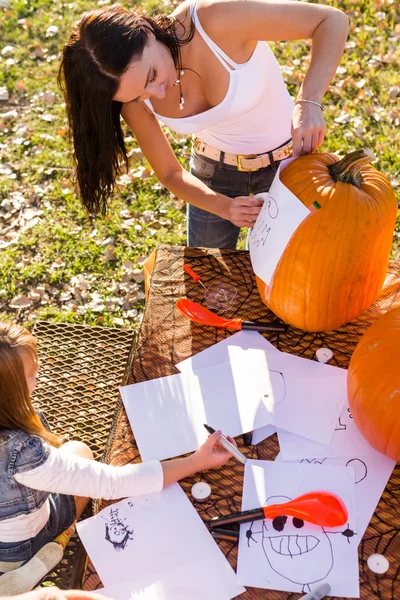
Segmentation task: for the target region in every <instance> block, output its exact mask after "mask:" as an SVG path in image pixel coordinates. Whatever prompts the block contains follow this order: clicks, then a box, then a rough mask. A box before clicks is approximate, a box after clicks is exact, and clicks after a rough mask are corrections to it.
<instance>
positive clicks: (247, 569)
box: [237, 459, 362, 598]
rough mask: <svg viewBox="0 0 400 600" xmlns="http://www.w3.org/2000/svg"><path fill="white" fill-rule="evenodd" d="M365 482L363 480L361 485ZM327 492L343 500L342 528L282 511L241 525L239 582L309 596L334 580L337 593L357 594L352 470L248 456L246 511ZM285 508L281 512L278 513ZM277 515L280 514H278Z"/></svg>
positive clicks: (244, 487)
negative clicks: (250, 458) (267, 517)
mask: <svg viewBox="0 0 400 600" xmlns="http://www.w3.org/2000/svg"><path fill="white" fill-rule="evenodd" d="M361 485H362V484H361ZM313 490H326V491H329V492H331V493H333V494H336V495H338V496H339V497H340V498H341V499H342V501H343V502H344V504H345V506H346V508H347V512H348V517H347V522H344V523H343V521H342V523H343V525H341V526H339V527H327V526H321V525H316V524H313V523H310V522H309V521H307V520H303V519H301V518H300V517H293V516H289V515H287V514H285V509H284V507H282V514H280V515H279V514H278V515H277V516H275V518H273V519H265V518H264V519H257V520H254V521H252V522H251V523H248V524H242V525H241V526H240V536H239V549H238V565H237V580H238V581H239V582H240V583H242V584H243V585H248V586H251V587H258V588H263V589H271V590H281V591H285V592H295V593H300V594H301V593H303V594H306V593H308V592H309V591H311V589H312V588H314V587H315V586H316V585H319V584H321V583H323V582H329V584H330V586H331V588H332V596H338V597H351V598H358V597H359V596H358V594H359V580H358V552H357V543H358V540H359V537H360V536H359V531H358V523H357V526H356V525H355V523H356V521H357V515H356V504H355V484H354V476H353V471H352V469H349V468H345V467H344V466H342V467H336V466H326V465H325V461H324V467H323V468H321V467H320V465H318V464H310V463H309V462H306V461H304V462H303V463H302V464H300V463H294V462H290V463H288V462H282V461H279V459H278V460H277V461H275V462H269V461H263V460H248V461H247V463H246V466H245V473H244V485H243V498H242V511H245V510H250V509H251V508H254V507H255V506H270V505H272V504H275V505H276V504H278V505H279V504H284V503H286V502H288V501H290V500H291V499H292V498H297V497H298V496H300V495H302V494H305V493H309V492H312V491H313ZM279 512H281V511H279ZM275 514H276V513H275Z"/></svg>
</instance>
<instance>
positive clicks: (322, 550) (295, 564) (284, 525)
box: [246, 496, 333, 591]
mask: <svg viewBox="0 0 400 600" xmlns="http://www.w3.org/2000/svg"><path fill="white" fill-rule="evenodd" d="M288 500H291V498H288V497H287V496H271V498H268V500H267V501H266V503H265V505H266V506H268V505H269V504H282V503H284V502H287V501H288ZM303 527H304V521H302V520H301V519H296V518H294V517H287V516H280V517H275V519H273V520H272V521H270V520H266V519H265V520H263V521H262V531H261V532H260V531H259V532H255V531H252V529H251V528H250V530H248V531H247V533H246V535H247V538H248V543H249V542H250V539H253V534H256V533H262V548H263V551H264V554H265V557H266V559H267V561H268V563H269V565H270V567H271V569H272V570H273V571H275V573H278V575H281V576H282V577H284V578H285V579H288V580H289V581H291V582H292V583H297V584H299V585H301V586H303V590H302V591H307V589H306V588H307V586H308V585H309V584H312V583H316V582H318V581H321V580H323V579H325V578H326V576H327V575H328V574H329V573H330V571H331V569H332V567H333V551H332V544H331V542H330V540H329V537H328V535H327V534H326V532H325V530H324V528H323V527H319V526H315V531H314V532H313V534H312V535H310V534H303V533H302V529H303ZM314 552H315V555H314V554H313V553H314Z"/></svg>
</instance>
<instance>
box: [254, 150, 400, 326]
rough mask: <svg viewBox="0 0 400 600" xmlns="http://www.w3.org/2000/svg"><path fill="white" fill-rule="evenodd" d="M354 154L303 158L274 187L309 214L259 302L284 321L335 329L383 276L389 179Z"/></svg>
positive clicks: (392, 215)
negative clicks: (286, 191)
mask: <svg viewBox="0 0 400 600" xmlns="http://www.w3.org/2000/svg"><path fill="white" fill-rule="evenodd" d="M371 160H373V157H372V155H371V153H370V152H368V151H366V150H364V149H361V150H356V151H354V152H352V153H350V154H349V155H348V156H346V157H344V158H343V159H342V160H340V159H339V157H338V156H336V155H334V154H323V153H317V154H310V155H308V156H302V157H300V158H298V159H296V160H295V161H293V162H292V163H291V164H290V165H289V166H288V167H286V169H284V171H283V172H282V174H281V181H282V183H283V184H284V185H285V186H286V187H287V188H288V189H289V190H290V191H291V192H293V194H294V195H295V196H297V197H298V198H299V199H300V200H301V202H302V203H303V204H304V205H306V206H307V207H308V208H310V209H311V214H310V215H309V216H307V218H306V219H305V220H304V221H303V222H302V223H301V224H300V226H299V227H298V228H297V230H296V231H295V232H294V234H293V235H292V237H291V239H290V241H289V243H288V245H287V247H286V249H285V251H284V253H283V255H282V257H281V259H280V261H279V263H278V265H277V267H276V269H275V273H274V276H273V279H272V281H271V285H270V286H268V285H267V284H266V283H265V282H264V281H262V280H261V279H259V278H257V285H258V289H259V292H260V294H261V298H262V299H263V301H264V302H265V303H266V304H267V306H269V308H271V310H272V311H273V312H274V313H275V314H276V315H278V316H279V317H280V318H281V319H283V321H285V322H286V323H290V324H291V325H294V326H295V327H299V328H300V329H304V330H308V331H327V330H331V329H336V328H337V327H340V326H341V325H343V324H344V323H347V322H348V321H350V320H351V319H354V318H355V317H357V316H359V315H360V314H361V313H363V312H364V311H365V310H366V309H367V308H368V307H369V306H370V305H371V304H372V302H373V301H374V300H375V299H376V297H377V296H378V294H379V292H380V290H381V288H382V285H383V282H384V279H385V275H386V271H387V265H388V260H389V254H390V249H391V245H392V240H393V230H394V227H395V221H396V213H397V204H396V199H395V195H394V192H393V189H392V187H391V185H390V182H389V180H388V179H387V178H386V177H385V176H384V175H382V173H379V171H377V170H376V169H375V168H374V167H372V166H370V165H369V164H368V163H369V162H371Z"/></svg>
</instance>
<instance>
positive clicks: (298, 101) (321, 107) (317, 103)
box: [295, 100, 324, 110]
mask: <svg viewBox="0 0 400 600" xmlns="http://www.w3.org/2000/svg"><path fill="white" fill-rule="evenodd" d="M300 102H309V103H310V104H315V105H316V106H319V107H320V109H321V110H324V107H323V106H322V104H320V103H319V102H315V101H314V100H296V102H295V104H299V103H300Z"/></svg>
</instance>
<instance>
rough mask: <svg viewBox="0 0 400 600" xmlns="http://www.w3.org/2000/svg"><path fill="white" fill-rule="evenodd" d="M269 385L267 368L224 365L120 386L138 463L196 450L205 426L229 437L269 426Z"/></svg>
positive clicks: (205, 437) (205, 436)
mask: <svg viewBox="0 0 400 600" xmlns="http://www.w3.org/2000/svg"><path fill="white" fill-rule="evenodd" d="M278 377H280V376H279V375H274V377H273V379H275V378H278ZM270 381H271V380H270V375H269V373H268V370H266V369H264V370H263V371H262V372H258V373H257V376H255V374H254V373H253V371H252V369H251V368H249V369H247V370H246V369H240V368H239V369H232V368H231V365H230V364H229V363H223V364H220V365H215V366H213V367H206V368H204V369H200V370H198V371H196V372H195V373H194V374H190V375H186V374H183V373H181V374H178V375H171V376H169V377H162V378H160V379H152V380H150V381H145V382H143V383H136V384H133V385H129V386H125V387H122V388H121V389H120V391H121V396H122V400H123V402H124V406H125V410H126V412H127V415H128V419H129V423H130V425H131V427H132V430H133V433H134V435H135V440H136V442H137V445H138V448H139V451H140V455H141V457H142V460H144V461H145V460H153V459H157V460H164V459H166V458H172V457H175V456H180V455H181V454H185V453H187V452H192V451H193V450H196V449H197V448H198V447H199V446H200V445H201V444H202V443H203V442H204V441H205V440H206V439H207V436H208V433H207V431H206V430H205V429H204V426H203V424H204V423H207V424H208V425H210V426H211V427H213V428H214V429H221V430H222V431H223V432H224V433H225V434H226V435H231V436H237V435H241V434H243V433H246V432H248V431H252V430H253V429H256V428H257V427H262V426H263V425H266V424H268V423H270V422H271V414H270V408H269V407H267V402H266V400H267V399H266V398H265V397H264V395H265V391H266V390H270V387H271V383H270ZM277 385H278V387H279V385H280V381H278V384H277ZM279 390H281V387H279ZM270 395H271V394H270ZM335 420H336V419H335Z"/></svg>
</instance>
